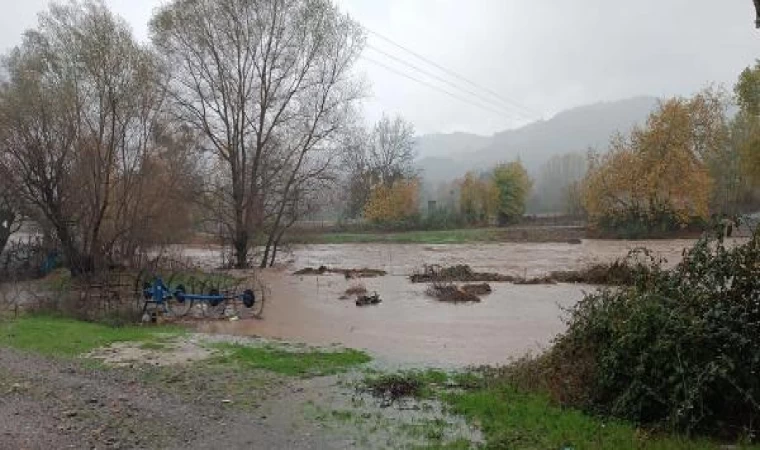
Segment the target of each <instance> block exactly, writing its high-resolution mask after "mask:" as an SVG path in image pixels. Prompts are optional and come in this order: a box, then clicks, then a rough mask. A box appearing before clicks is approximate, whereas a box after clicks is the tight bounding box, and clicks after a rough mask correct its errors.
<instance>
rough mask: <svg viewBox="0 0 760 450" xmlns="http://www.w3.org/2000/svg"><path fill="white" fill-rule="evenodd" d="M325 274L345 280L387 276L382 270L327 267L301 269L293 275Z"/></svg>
mask: <svg viewBox="0 0 760 450" xmlns="http://www.w3.org/2000/svg"><path fill="white" fill-rule="evenodd" d="M325 274H339V275H343V276H345V277H346V279H354V278H376V277H383V276H385V275H388V272H386V271H384V270H378V269H368V268H363V269H337V268H329V267H327V266H319V267H318V268H316V269H315V268H313V267H307V268H305V269H301V270H299V271H297V272H295V273H293V275H325Z"/></svg>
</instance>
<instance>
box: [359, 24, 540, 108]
mask: <svg viewBox="0 0 760 450" xmlns="http://www.w3.org/2000/svg"><path fill="white" fill-rule="evenodd" d="M364 29H365V30H366V31H367V32H369V33H371V34H373V35H375V36H377V37H378V38H380V39H382V40H384V41H386V42H388V43H389V44H391V45H393V46H395V47H398V48H400V49H401V50H403V51H405V52H407V53H409V54H411V55H413V56H415V57H416V58H419V59H420V60H422V61H425V62H426V63H428V64H430V65H431V66H434V67H436V68H438V69H439V70H442V71H444V72H446V73H447V74H449V75H451V76H453V77H455V78H458V79H459V80H462V81H464V82H466V83H468V84H470V85H471V86H474V87H476V88H478V89H480V90H482V91H484V92H487V93H489V94H491V95H493V96H494V97H496V98H498V99H499V100H501V101H502V102H506V103H508V104H510V105H512V106H513V107H517V108H519V109H521V110H523V111H524V112H526V113H529V114H531V116H532V117H536V118H539V117H542V116H543V114H541V113H540V112H538V111H536V110H533V109H532V108H529V107H527V106H523V105H521V104H519V103H518V102H516V101H514V100H511V99H509V98H506V97H504V96H502V95H500V94H499V93H497V92H494V91H493V90H492V89H489V88H487V87H485V86H481V85H480V84H478V83H476V82H474V81H472V80H470V79H468V78H466V77H464V76H463V75H459V74H458V73H456V72H454V71H453V70H450V69H447V68H446V67H443V66H442V65H440V64H438V63H436V62H435V61H432V60H430V59H429V58H426V57H424V56H422V55H420V54H419V53H417V52H415V51H414V50H410V49H409V48H407V47H404V46H403V45H401V44H399V43H397V42H394V41H393V40H391V39H390V38H387V37H385V36H383V35H382V34H380V33H378V32H376V31H373V30H370V29H369V28H367V27H364Z"/></svg>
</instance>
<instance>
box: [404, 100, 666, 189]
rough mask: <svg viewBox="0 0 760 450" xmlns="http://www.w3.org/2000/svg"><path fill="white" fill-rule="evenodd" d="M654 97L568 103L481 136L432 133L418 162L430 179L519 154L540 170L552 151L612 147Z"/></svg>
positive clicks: (419, 143) (649, 108) (455, 174)
mask: <svg viewBox="0 0 760 450" xmlns="http://www.w3.org/2000/svg"><path fill="white" fill-rule="evenodd" d="M656 104H657V99H656V98H654V97H635V98H630V99H626V100H619V101H613V102H604V103H596V104H593V105H587V106H581V107H578V108H573V109H569V110H566V111H563V112H560V113H559V114H557V115H555V116H554V117H552V118H551V119H549V120H542V121H538V122H534V123H532V124H529V125H526V126H524V127H521V128H517V129H514V130H507V131H503V132H500V133H496V134H494V135H493V136H490V137H487V136H479V135H475V134H468V133H452V134H432V135H425V136H421V137H420V138H419V139H418V141H417V149H418V152H419V155H420V158H419V159H418V161H417V166H418V168H419V169H421V170H422V171H423V177H424V178H425V179H426V180H427V181H428V182H436V181H444V180H451V179H453V178H457V177H460V176H462V175H463V174H464V173H465V172H466V171H468V170H471V169H487V168H489V167H491V166H493V165H494V164H497V163H500V162H508V161H513V160H515V159H517V158H520V160H521V161H522V162H523V164H525V166H526V168H527V169H528V171H530V172H533V173H535V171H537V170H538V168H539V167H540V166H541V164H543V163H544V162H545V161H546V160H548V159H549V158H550V157H551V156H553V155H560V154H564V153H569V152H585V151H586V150H588V149H589V148H590V147H591V148H595V149H597V150H599V151H603V150H605V149H606V148H607V145H608V143H609V141H610V137H611V136H612V135H613V134H614V133H616V132H618V131H619V132H623V133H626V132H628V131H630V129H631V128H632V127H633V126H634V125H635V124H643V123H644V122H645V121H646V118H647V116H648V115H649V113H650V112H651V111H652V109H653V108H654V107H655V106H656Z"/></svg>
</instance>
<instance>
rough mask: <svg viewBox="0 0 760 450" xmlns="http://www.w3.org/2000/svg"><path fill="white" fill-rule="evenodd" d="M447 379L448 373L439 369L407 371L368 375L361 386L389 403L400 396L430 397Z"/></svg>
mask: <svg viewBox="0 0 760 450" xmlns="http://www.w3.org/2000/svg"><path fill="white" fill-rule="evenodd" d="M448 380H449V375H448V374H447V373H445V372H442V371H440V370H434V369H430V370H424V371H407V372H399V373H392V374H381V375H378V376H368V377H366V378H365V379H364V383H363V388H364V389H365V390H366V391H368V392H369V393H370V394H372V395H373V396H374V397H378V398H381V399H382V400H383V403H384V404H385V405H389V404H391V403H393V402H395V401H397V400H400V399H402V398H415V399H424V398H432V397H433V396H434V395H435V388H436V387H440V386H442V385H444V384H446V383H447V382H448Z"/></svg>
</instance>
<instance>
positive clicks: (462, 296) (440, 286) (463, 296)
mask: <svg viewBox="0 0 760 450" xmlns="http://www.w3.org/2000/svg"><path fill="white" fill-rule="evenodd" d="M426 292H427V294H428V295H429V296H431V297H435V298H437V299H438V300H440V301H442V302H451V303H465V302H479V301H480V297H478V296H477V295H475V294H472V293H470V292H466V291H465V290H464V289H462V288H460V287H458V286H457V285H455V284H453V283H448V282H436V283H433V284H432V285H430V287H429V288H428V289H427V291H426Z"/></svg>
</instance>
